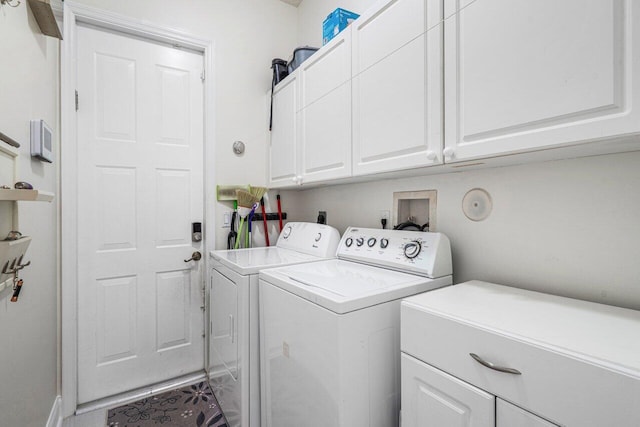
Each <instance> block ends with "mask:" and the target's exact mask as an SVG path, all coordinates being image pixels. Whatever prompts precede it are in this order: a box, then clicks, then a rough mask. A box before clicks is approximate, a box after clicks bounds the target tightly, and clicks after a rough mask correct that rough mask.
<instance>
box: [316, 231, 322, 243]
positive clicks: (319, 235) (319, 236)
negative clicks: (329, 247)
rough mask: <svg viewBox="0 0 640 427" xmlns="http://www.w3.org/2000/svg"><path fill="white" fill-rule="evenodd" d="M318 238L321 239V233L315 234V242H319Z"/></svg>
mask: <svg viewBox="0 0 640 427" xmlns="http://www.w3.org/2000/svg"><path fill="white" fill-rule="evenodd" d="M320 239H322V233H318V235H317V236H316V242H319V241H320Z"/></svg>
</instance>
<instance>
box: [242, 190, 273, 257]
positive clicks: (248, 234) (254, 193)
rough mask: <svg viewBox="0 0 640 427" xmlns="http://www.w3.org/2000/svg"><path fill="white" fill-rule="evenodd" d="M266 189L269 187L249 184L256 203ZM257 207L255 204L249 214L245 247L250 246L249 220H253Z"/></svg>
mask: <svg viewBox="0 0 640 427" xmlns="http://www.w3.org/2000/svg"><path fill="white" fill-rule="evenodd" d="M268 190H269V189H268V188H266V187H254V186H249V192H250V193H251V194H252V195H253V197H255V200H256V203H259V202H260V201H261V200H262V196H264V195H265V193H266V192H267V191H268ZM257 207H258V205H257V204H256V205H255V206H254V208H253V210H252V211H251V213H250V214H249V222H248V224H247V228H248V229H249V233H247V243H246V245H245V246H246V247H251V222H252V221H253V214H254V212H255V210H256V208H257Z"/></svg>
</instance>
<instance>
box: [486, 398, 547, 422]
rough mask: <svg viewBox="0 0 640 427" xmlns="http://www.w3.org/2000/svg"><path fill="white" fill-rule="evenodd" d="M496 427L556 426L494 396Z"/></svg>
mask: <svg viewBox="0 0 640 427" xmlns="http://www.w3.org/2000/svg"><path fill="white" fill-rule="evenodd" d="M496 419H497V423H496V427H512V426H518V427H557V425H556V424H552V423H550V422H549V421H547V420H545V419H543V418H540V417H538V416H536V415H534V414H532V413H531V412H527V411H525V410H524V409H522V408H519V407H517V406H516V405H512V404H511V403H509V402H506V401H504V400H502V399H499V398H496Z"/></svg>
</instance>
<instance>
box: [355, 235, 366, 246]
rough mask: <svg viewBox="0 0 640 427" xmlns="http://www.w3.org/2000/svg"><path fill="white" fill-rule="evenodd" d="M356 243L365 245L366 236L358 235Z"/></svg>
mask: <svg viewBox="0 0 640 427" xmlns="http://www.w3.org/2000/svg"><path fill="white" fill-rule="evenodd" d="M356 245H358V246H362V245H364V237H358V238H357V239H356Z"/></svg>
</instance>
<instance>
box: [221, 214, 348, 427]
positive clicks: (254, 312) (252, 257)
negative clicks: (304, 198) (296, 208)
mask: <svg viewBox="0 0 640 427" xmlns="http://www.w3.org/2000/svg"><path fill="white" fill-rule="evenodd" d="M339 241H340V234H339V233H338V231H337V230H336V229H335V228H333V227H330V226H328V225H322V224H313V223H304V222H290V223H288V224H286V225H285V227H284V229H283V230H282V232H281V233H280V237H279V238H278V242H277V243H276V246H271V247H261V248H247V249H238V250H219V251H211V253H210V256H211V258H212V262H213V267H212V272H211V282H210V293H209V307H210V318H211V320H210V322H211V323H210V325H209V327H210V342H209V371H210V378H211V385H212V387H213V389H214V392H215V395H216V398H217V399H218V401H219V403H220V406H221V407H222V411H223V412H224V414H225V416H226V417H227V421H228V422H229V425H230V426H232V427H234V426H243V427H248V426H252V427H253V426H259V425H260V385H259V384H260V383H259V381H260V374H259V366H260V364H259V344H258V340H259V333H258V325H259V317H258V272H259V271H260V270H261V269H263V268H267V267H276V266H284V265H291V264H299V263H309V262H313V261H321V260H323V259H326V258H333V257H335V254H336V248H337V246H338V243H339Z"/></svg>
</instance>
